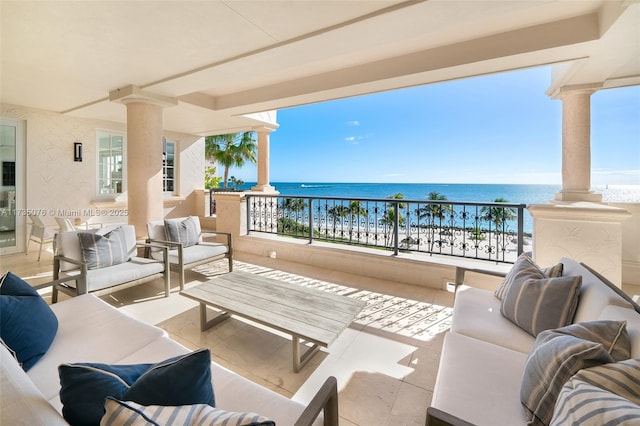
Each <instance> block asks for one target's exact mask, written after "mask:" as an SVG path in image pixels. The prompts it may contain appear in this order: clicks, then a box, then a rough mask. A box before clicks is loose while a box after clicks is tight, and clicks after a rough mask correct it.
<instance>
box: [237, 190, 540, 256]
mask: <svg viewBox="0 0 640 426" xmlns="http://www.w3.org/2000/svg"><path fill="white" fill-rule="evenodd" d="M246 200H247V229H248V231H249V232H264V233H270V234H277V235H282V236H286V237H292V238H304V239H308V240H309V243H312V242H313V241H327V242H333V243H340V244H352V245H359V246H367V247H374V248H379V249H386V250H393V252H394V254H398V253H399V252H400V251H415V252H423V253H429V254H439V255H449V256H457V257H466V258H473V259H483V260H491V261H496V262H514V261H515V259H516V258H517V256H518V255H520V254H521V253H522V252H523V251H524V246H525V245H527V244H529V242H530V240H529V238H528V237H530V235H529V236H526V235H525V234H524V229H523V228H524V212H525V209H526V205H525V204H509V203H472V202H452V201H432V200H404V199H394V198H389V199H371V198H336V197H308V196H293V195H278V196H268V195H265V196H263V195H254V194H251V195H250V194H247V196H246Z"/></svg>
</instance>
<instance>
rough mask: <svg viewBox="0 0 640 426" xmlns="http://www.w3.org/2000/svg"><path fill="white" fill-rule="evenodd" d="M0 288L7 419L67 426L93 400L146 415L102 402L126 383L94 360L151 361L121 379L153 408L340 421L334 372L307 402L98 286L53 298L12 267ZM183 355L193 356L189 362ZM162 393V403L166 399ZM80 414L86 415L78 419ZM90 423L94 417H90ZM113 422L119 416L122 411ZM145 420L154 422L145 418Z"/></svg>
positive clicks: (1, 419) (0, 408) (0, 407)
mask: <svg viewBox="0 0 640 426" xmlns="http://www.w3.org/2000/svg"><path fill="white" fill-rule="evenodd" d="M44 286H45V285H43V286H38V288H40V287H44ZM0 294H1V295H0V301H1V302H2V305H1V309H2V314H3V315H2V328H1V331H2V339H3V342H2V343H3V344H2V345H0V379H1V383H0V389H2V392H0V413H1V414H0V424H2V425H47V426H55V425H63V424H67V421H66V419H78V416H89V415H93V416H95V415H96V413H94V412H93V411H95V409H96V404H98V405H97V410H98V411H100V413H99V415H104V417H105V418H106V417H107V416H108V415H109V414H111V415H115V414H114V411H111V412H110V411H107V412H106V413H105V414H103V413H102V412H103V411H104V407H105V406H107V404H110V405H116V408H119V407H121V405H119V404H125V405H122V407H125V408H127V409H126V410H124V412H125V414H126V415H127V416H131V417H135V418H136V419H137V420H138V421H140V417H139V415H138V412H137V411H135V410H129V408H131V407H134V408H135V407H136V405H135V400H134V402H122V403H118V402H117V401H115V400H112V399H109V400H108V402H107V403H105V401H104V400H103V399H102V398H99V400H98V401H96V395H97V396H99V395H101V393H104V392H105V390H104V389H110V386H114V384H113V383H115V384H116V385H118V386H120V387H122V386H123V385H122V383H121V381H116V380H115V379H114V380H112V379H111V376H112V375H111V374H109V373H98V374H96V369H98V370H99V371H100V372H103V371H107V370H109V369H114V371H119V370H117V369H118V368H119V367H118V366H123V365H126V366H127V368H130V369H134V370H135V371H137V372H138V373H137V374H140V371H142V370H140V368H142V367H144V369H146V368H147V367H149V365H150V366H151V367H149V370H148V371H146V370H145V373H144V375H142V376H140V377H138V378H136V377H134V374H133V373H132V372H131V370H128V373H127V374H128V375H127V374H124V373H123V372H120V373H118V374H119V375H120V376H121V377H123V379H122V380H125V379H126V380H127V381H128V382H127V383H128V385H127V386H124V389H125V390H126V392H127V393H126V394H125V395H127V396H130V397H131V398H134V394H133V392H134V391H135V392H137V394H136V395H137V396H136V398H141V399H142V400H143V401H144V400H145V399H146V400H147V401H146V403H145V402H142V404H144V405H150V406H153V409H163V410H172V411H171V412H172V413H173V412H174V410H175V411H176V412H180V413H185V412H186V411H188V410H194V409H195V408H198V409H201V410H204V412H205V413H206V414H207V415H209V414H210V413H211V412H214V411H215V410H222V412H223V414H224V415H229V416H232V415H233V416H236V417H241V416H243V415H244V414H245V413H254V414H252V416H253V415H259V416H260V418H259V419H260V421H263V420H264V419H269V420H271V421H274V422H275V424H277V425H279V426H293V425H299V426H302V425H312V424H313V425H322V424H324V425H325V426H328V425H337V424H338V408H337V387H336V381H335V378H333V377H329V378H328V379H327V381H326V382H325V384H324V385H323V386H322V387H321V389H320V390H319V391H318V393H317V394H316V396H315V397H314V398H313V400H312V401H311V402H310V404H309V405H308V406H304V405H303V404H300V403H298V402H296V401H293V400H290V399H287V398H285V397H284V396H282V395H279V394H277V393H275V392H273V391H271V390H269V389H266V388H264V387H262V386H259V385H257V384H255V383H253V382H251V381H249V380H247V379H245V378H243V377H242V376H240V375H238V374H236V373H234V372H232V371H230V370H228V369H226V368H224V367H222V366H220V365H218V364H216V363H215V362H211V361H210V358H209V356H210V355H209V352H208V350H205V351H203V350H200V351H194V352H191V351H190V350H189V349H187V348H186V347H184V346H182V345H180V344H179V343H177V342H176V341H174V340H172V339H170V338H169V337H168V335H167V333H166V332H165V331H164V330H162V329H160V328H157V327H154V326H152V325H149V324H146V323H143V322H141V321H138V320H136V319H134V318H132V317H130V316H127V315H126V314H124V313H123V312H122V311H120V310H118V309H116V308H114V307H112V306H111V305H109V304H107V303H105V302H104V301H102V300H101V299H99V298H97V297H95V296H94V295H91V294H85V295H80V296H77V297H73V298H69V299H66V300H64V301H61V302H59V303H57V304H54V305H47V304H46V302H45V301H44V300H43V299H42V298H41V297H40V296H39V294H38V293H37V291H35V289H34V288H32V287H30V286H29V285H28V284H26V283H24V281H22V280H21V279H20V278H18V277H16V276H15V275H12V274H11V273H8V274H6V275H5V276H4V277H2V283H0ZM5 345H6V346H5ZM8 348H12V350H10V349H8ZM203 357H204V358H203ZM18 360H20V362H19V361H18ZM167 360H169V361H167ZM163 361H164V362H163ZM196 361H197V363H196ZM185 362H189V363H191V364H186V365H185V364H183V363H185ZM77 363H91V365H90V366H83V365H79V364H77ZM96 363H98V364H96ZM156 363H158V364H156ZM101 364H103V365H101ZM141 366H142V367H141ZM178 367H180V368H181V369H177V368H178ZM23 368H24V369H23ZM120 368H121V367H120ZM170 368H171V369H172V370H169V369H170ZM187 368H188V369H187ZM192 369H196V370H192ZM25 370H26V371H25ZM109 371H110V370H109ZM165 373H166V374H167V375H165V376H163V374H165ZM142 377H145V379H144V383H142V384H140V383H141V382H143V379H142ZM109 380H111V381H109ZM181 386H182V387H181ZM211 392H212V393H213V395H211ZM185 395H186V396H185ZM212 397H213V398H214V399H215V401H214V405H215V407H216V408H215V409H213V408H212V407H210V406H209V405H207V404H202V403H200V402H197V403H189V399H190V398H195V399H196V401H198V400H199V399H200V398H204V399H207V398H212ZM154 398H155V399H154ZM158 398H159V399H160V402H163V403H159V402H158V400H157V399H158ZM185 398H186V400H185ZM176 400H177V401H178V402H177V403H176V402H175V401H176ZM63 401H66V402H65V403H63ZM185 401H186V402H185ZM173 406H178V407H177V408H175V407H173ZM112 408H113V407H112ZM323 410H324V415H323ZM220 412H221V411H215V414H217V415H220ZM62 413H64V417H63V414H62ZM248 418H253V417H244V421H240V422H238V423H236V422H233V423H231V422H229V423H225V424H229V425H231V424H233V425H236V424H246V423H247V420H246V419H248ZM209 420H210V418H209ZM105 421H106V420H105ZM192 421H193V419H191V420H190V421H186V422H185V423H184V424H185V425H186V424H191V423H192ZM74 423H76V424H79V423H82V422H80V421H75V420H74ZM158 423H159V424H163V422H162V421H159V422H158ZM85 424H97V423H95V422H90V421H87V422H86V423H85ZM105 424H106V423H105ZM112 424H122V423H121V421H120V420H116V421H114V422H113V423H112ZM132 424H139V423H132ZM142 424H153V423H146V422H144V421H143V423H142ZM173 424H174V425H175V424H183V423H173ZM203 424H207V425H209V424H217V423H208V422H207V423H203ZM257 424H264V425H272V424H273V423H269V422H266V423H261V422H260V423H257Z"/></svg>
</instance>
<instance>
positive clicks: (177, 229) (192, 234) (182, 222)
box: [164, 216, 201, 247]
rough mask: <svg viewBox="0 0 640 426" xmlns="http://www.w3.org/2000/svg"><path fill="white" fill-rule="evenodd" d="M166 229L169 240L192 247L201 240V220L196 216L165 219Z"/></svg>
mask: <svg viewBox="0 0 640 426" xmlns="http://www.w3.org/2000/svg"><path fill="white" fill-rule="evenodd" d="M196 221H197V223H196ZM164 229H165V232H166V236H167V240H168V241H172V242H176V243H181V244H182V246H183V247H190V246H193V245H196V244H198V243H199V242H200V234H201V231H200V220H199V219H198V218H197V217H195V216H189V217H186V218H179V219H165V221H164Z"/></svg>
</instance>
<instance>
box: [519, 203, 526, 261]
mask: <svg viewBox="0 0 640 426" xmlns="http://www.w3.org/2000/svg"><path fill="white" fill-rule="evenodd" d="M524 208H525V206H524V205H522V204H521V205H520V206H519V207H518V256H520V255H521V254H522V253H523V252H524V247H523V246H524Z"/></svg>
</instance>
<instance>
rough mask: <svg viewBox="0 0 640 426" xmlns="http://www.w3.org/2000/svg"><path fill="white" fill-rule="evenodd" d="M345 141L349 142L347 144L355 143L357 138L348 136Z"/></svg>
mask: <svg viewBox="0 0 640 426" xmlns="http://www.w3.org/2000/svg"><path fill="white" fill-rule="evenodd" d="M344 140H345V141H347V142H353V141H355V140H356V137H355V136H347V137H346V138H344ZM356 143H357V142H356Z"/></svg>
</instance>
